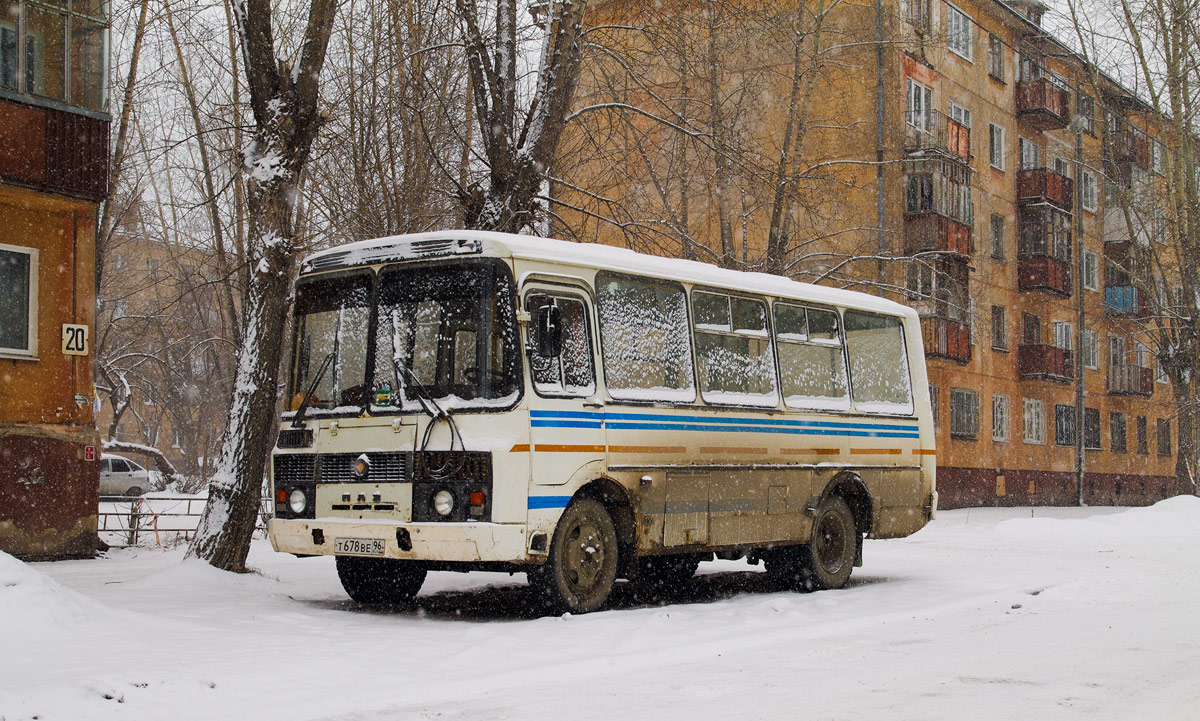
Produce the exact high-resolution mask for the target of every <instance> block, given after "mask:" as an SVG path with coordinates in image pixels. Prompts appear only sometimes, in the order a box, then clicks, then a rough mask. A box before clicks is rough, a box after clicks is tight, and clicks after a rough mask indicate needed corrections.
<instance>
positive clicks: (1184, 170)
mask: <svg viewBox="0 0 1200 721" xmlns="http://www.w3.org/2000/svg"><path fill="white" fill-rule="evenodd" d="M1197 10H1198V9H1197V6H1196V3H1195V2H1192V1H1190V0H1110V1H1109V2H1105V3H1099V4H1094V5H1089V6H1088V7H1087V8H1084V7H1081V6H1080V5H1079V3H1078V2H1076V1H1075V0H1070V2H1069V3H1068V12H1069V18H1070V23H1071V27H1072V30H1073V31H1074V34H1075V39H1076V41H1077V43H1078V47H1079V51H1080V52H1081V54H1082V55H1083V57H1084V58H1085V59H1086V60H1087V61H1088V62H1087V70H1088V78H1089V79H1088V83H1087V85H1088V87H1087V88H1086V90H1087V92H1088V93H1089V94H1090V95H1091V96H1092V97H1095V98H1097V102H1098V104H1099V105H1100V108H1101V109H1102V110H1103V111H1104V116H1103V118H1104V119H1105V122H1104V123H1103V127H1102V131H1103V133H1104V144H1105V155H1104V157H1103V158H1100V159H1094V165H1096V166H1098V167H1100V168H1102V169H1103V172H1104V174H1105V176H1106V178H1107V181H1108V182H1107V184H1106V185H1107V190H1108V192H1107V193H1106V204H1107V206H1108V207H1107V213H1106V218H1105V232H1106V238H1105V239H1106V240H1107V241H1110V243H1109V247H1110V248H1112V249H1113V251H1114V252H1110V253H1109V263H1110V264H1111V267H1112V268H1114V270H1115V271H1116V272H1117V273H1118V274H1122V275H1124V276H1126V277H1129V278H1130V280H1131V281H1132V286H1133V287H1135V288H1136V292H1137V294H1138V302H1137V306H1138V307H1139V308H1140V309H1141V310H1139V311H1138V312H1135V313H1133V315H1136V316H1148V318H1144V319H1142V320H1136V321H1135V320H1131V321H1128V322H1127V323H1125V327H1126V331H1127V332H1128V333H1129V334H1130V335H1131V336H1132V337H1134V338H1135V339H1137V341H1138V342H1139V343H1144V344H1146V345H1148V346H1150V347H1152V348H1153V349H1154V350H1155V354H1156V355H1157V360H1158V364H1159V367H1160V368H1161V370H1162V372H1163V373H1164V374H1165V375H1166V376H1167V378H1168V379H1169V380H1170V383H1171V389H1172V393H1173V399H1174V415H1175V420H1176V434H1175V437H1176V438H1177V441H1178V449H1177V453H1176V466H1175V483H1176V485H1175V491H1176V493H1180V494H1195V493H1197V492H1198V491H1200V483H1198V479H1197V476H1196V464H1197V461H1198V453H1197V437H1196V435H1197V430H1198V422H1197V421H1198V419H1200V193H1198V184H1200V168H1198V160H1197V153H1198V152H1200V140H1198V132H1200V114H1198V113H1200V107H1197V97H1196V91H1197V88H1200V12H1198V11H1197ZM1104 62H1109V63H1119V65H1117V66H1116V68H1117V69H1116V70H1115V72H1116V73H1117V74H1118V75H1117V77H1119V79H1120V80H1121V81H1122V82H1123V83H1124V84H1125V85H1126V86H1127V87H1130V88H1133V93H1134V95H1133V96H1132V97H1131V96H1130V95H1129V92H1128V91H1126V90H1125V89H1124V88H1118V87H1116V85H1115V84H1114V83H1113V81H1112V80H1111V79H1109V77H1107V76H1104V75H1102V74H1101V72H1100V67H1098V65H1099V64H1100V63H1104ZM1122 71H1124V72H1122ZM1139 126H1141V127H1139ZM1147 131H1148V132H1147ZM1111 241H1120V242H1117V243H1112V242H1111ZM1118 249H1119V251H1120V252H1116V251H1117V250H1118ZM1147 321H1148V322H1147Z"/></svg>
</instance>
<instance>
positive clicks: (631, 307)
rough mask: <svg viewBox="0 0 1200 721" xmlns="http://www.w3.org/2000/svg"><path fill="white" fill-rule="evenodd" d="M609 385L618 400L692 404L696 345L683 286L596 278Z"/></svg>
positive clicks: (621, 277) (624, 277)
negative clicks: (694, 349) (693, 348)
mask: <svg viewBox="0 0 1200 721" xmlns="http://www.w3.org/2000/svg"><path fill="white" fill-rule="evenodd" d="M596 313H597V314H598V315H599V316H600V349H601V350H602V351H603V357H604V381H605V383H606V384H607V386H608V392H609V395H611V396H612V397H613V398H615V399H617V400H629V401H641V402H666V403H692V402H694V401H695V400H696V385H695V381H694V378H693V375H692V370H693V366H692V344H691V339H690V338H689V336H690V335H691V333H690V328H689V321H688V312H687V297H686V296H685V294H684V290H683V286H682V285H681V284H679V283H674V282H671V281H665V280H655V279H651V278H640V277H634V276H627V275H620V274H617V273H612V272H609V271H601V272H599V273H597V274H596Z"/></svg>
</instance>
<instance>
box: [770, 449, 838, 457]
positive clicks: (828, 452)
mask: <svg viewBox="0 0 1200 721" xmlns="http://www.w3.org/2000/svg"><path fill="white" fill-rule="evenodd" d="M779 452H780V453H782V454H784V455H786V456H801V455H803V456H807V455H810V454H816V455H819V456H836V455H837V454H839V453H841V452H842V451H841V449H840V448H780V449H779Z"/></svg>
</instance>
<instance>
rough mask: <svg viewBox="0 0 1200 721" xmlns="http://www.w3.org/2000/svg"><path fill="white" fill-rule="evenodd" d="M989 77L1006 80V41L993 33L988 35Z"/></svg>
mask: <svg viewBox="0 0 1200 721" xmlns="http://www.w3.org/2000/svg"><path fill="white" fill-rule="evenodd" d="M988 77H990V78H991V79H993V80H998V81H1000V82H1002V83H1003V82H1005V80H1004V39H1003V38H1001V37H1000V36H999V35H997V34H996V33H993V32H989V33H988Z"/></svg>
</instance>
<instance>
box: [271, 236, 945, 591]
mask: <svg viewBox="0 0 1200 721" xmlns="http://www.w3.org/2000/svg"><path fill="white" fill-rule="evenodd" d="M293 313H294V323H293V327H294V330H293V338H292V351H291V356H290V363H289V369H290V370H289V381H288V390H287V393H288V399H289V404H288V410H287V411H286V412H284V413H283V416H282V423H281V428H280V431H279V434H278V441H277V444H276V446H277V447H276V448H275V450H274V451H273V453H272V463H271V482H272V486H273V488H272V491H273V496H274V500H275V508H274V517H273V518H272V520H271V522H270V531H269V535H270V538H271V543H272V544H273V546H274V548H275V549H276V550H277V551H282V552H288V553H293V554H297V555H302V556H312V555H332V556H335V557H336V567H337V572H338V576H339V578H340V580H341V582H342V585H343V587H344V588H345V590H346V592H347V593H348V594H349V595H350V597H351V598H352V599H354V600H356V601H359V602H365V603H374V602H398V601H405V600H409V599H411V598H412V597H413V596H415V595H416V594H417V592H418V591H419V589H420V587H421V584H422V583H423V582H424V580H425V576H426V574H427V572H429V571H446V570H452V571H469V570H491V571H508V572H525V573H527V574H528V579H529V582H530V584H531V585H532V586H533V587H534V588H535V589H536V590H537V592H538V595H539V597H540V598H542V599H544V600H545V601H546V602H547V604H548V605H549V606H550V607H552V608H554V609H557V610H561V611H570V612H576V613H580V612H588V611H593V610H595V609H597V608H599V607H600V606H602V605H603V604H604V602H605V599H606V598H607V597H608V595H609V592H610V591H611V589H612V588H613V585H614V582H615V581H616V580H617V579H618V578H625V579H629V580H630V581H631V582H635V583H649V584H656V585H665V584H672V583H681V582H683V581H685V580H687V579H688V578H689V577H691V575H692V574H693V573H695V571H696V569H697V566H698V565H699V563H700V562H702V561H705V560H712V559H713V558H727V559H734V558H747V559H748V560H749V562H751V563H755V564H757V563H759V562H762V563H763V564H764V566H765V570H766V573H767V574H768V576H769V577H770V578H771V580H772V581H773V582H774V583H777V584H778V585H779V587H781V588H793V589H797V590H815V589H834V588H839V587H841V586H843V585H844V584H845V583H846V582H847V580H848V579H849V577H850V573H851V571H852V570H853V568H854V567H855V566H859V565H861V564H862V548H863V539H864V537H871V538H895V537H900V536H905V535H908V534H911V533H914V532H915V531H917V530H919V529H920V528H921V527H922V526H924V525H925V524H926V523H927V522H928V521H929V520H930V519H932V518H933V515H934V513H935V511H936V507H937V493H936V491H935V486H934V473H935V455H934V430H933V420H932V416H931V412H930V402H929V393H928V388H927V385H926V376H925V361H924V355H923V352H922V351H923V349H922V337H921V330H920V325H919V322H918V318H917V315H916V313H915V312H914V311H913V310H912V309H910V308H907V307H905V306H903V305H900V304H897V303H893V302H890V301H887V300H884V299H881V298H877V297H875V296H871V295H866V294H862V293H856V292H851V291H846V290H838V289H832V288H826V287H820V286H814V285H808V284H803V283H798V282H794V281H791V280H788V279H785V278H782V277H778V276H771V275H765V274H759V273H745V272H738V271H732V270H723V269H719V268H716V267H713V266H709V265H705V264H702V263H697V262H692V261H684V260H676V259H667V258H659V257H652V256H647V255H642V254H638V253H634V252H632V251H628V250H624V249H618V248H612V247H608V246H600V245H594V244H585V243H571V242H563V241H558V240H549V239H543V238H533V237H526V236H515V235H504V234H497V233H482V232H474V231H451V232H438V233H427V234H421V235H409V236H397V237H390V238H382V239H377V240H368V241H361V242H356V243H350V244H348V245H342V246H339V247H335V248H332V249H330V250H325V251H322V252H318V253H315V254H313V255H311V256H309V257H307V258H306V259H305V260H304V261H303V263H302V267H301V272H300V275H299V277H298V279H297V282H296V292H295V301H294V308H293Z"/></svg>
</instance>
